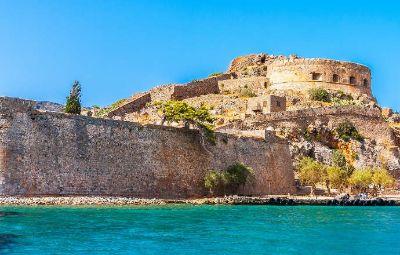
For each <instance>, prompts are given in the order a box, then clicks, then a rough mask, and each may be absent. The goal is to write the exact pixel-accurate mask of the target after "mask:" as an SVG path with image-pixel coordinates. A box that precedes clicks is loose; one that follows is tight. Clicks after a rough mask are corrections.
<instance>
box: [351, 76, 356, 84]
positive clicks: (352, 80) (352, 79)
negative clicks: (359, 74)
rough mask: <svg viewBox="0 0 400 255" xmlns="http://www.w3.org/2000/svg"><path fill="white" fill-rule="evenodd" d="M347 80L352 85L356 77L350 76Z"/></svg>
mask: <svg viewBox="0 0 400 255" xmlns="http://www.w3.org/2000/svg"><path fill="white" fill-rule="evenodd" d="M349 81H350V84H352V85H354V84H356V77H354V76H350V79H349Z"/></svg>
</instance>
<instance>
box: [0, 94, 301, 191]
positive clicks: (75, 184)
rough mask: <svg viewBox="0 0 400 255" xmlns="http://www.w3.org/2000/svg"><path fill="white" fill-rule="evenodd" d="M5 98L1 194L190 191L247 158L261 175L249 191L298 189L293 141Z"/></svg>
mask: <svg viewBox="0 0 400 255" xmlns="http://www.w3.org/2000/svg"><path fill="white" fill-rule="evenodd" d="M33 105H34V103H33V102H32V101H27V100H20V99H13V98H0V195H24V196H29V195H121V196H134V197H139V198H191V197H199V196H203V195H204V194H206V191H205V189H204V183H203V182H204V175H205V174H206V172H207V171H208V170H210V169H221V170H222V169H225V168H226V167H228V166H229V165H231V164H234V163H236V162H243V163H244V164H246V165H249V166H250V167H252V168H253V169H254V171H255V180H254V182H253V183H251V184H249V185H247V186H246V187H244V189H242V190H241V191H240V193H242V194H249V195H261V194H286V193H289V192H290V193H294V192H295V187H294V176H293V168H292V164H291V160H290V152H289V147H288V144H287V142H285V141H281V140H279V139H271V140H268V141H266V140H263V139H251V138H238V137H235V136H231V135H228V134H219V133H218V134H217V143H216V145H215V146H213V145H211V144H208V143H206V144H203V143H202V142H201V139H200V136H199V133H198V132H197V131H196V130H183V129H177V128H171V127H160V126H153V125H149V126H143V125H139V124H137V123H130V122H123V121H114V120H109V119H96V118H92V117H86V116H77V115H68V114H62V113H50V112H40V111H36V110H33Z"/></svg>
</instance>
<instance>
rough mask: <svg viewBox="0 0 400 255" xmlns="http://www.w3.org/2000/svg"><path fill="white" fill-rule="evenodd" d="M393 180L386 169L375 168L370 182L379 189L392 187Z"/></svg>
mask: <svg viewBox="0 0 400 255" xmlns="http://www.w3.org/2000/svg"><path fill="white" fill-rule="evenodd" d="M395 182H396V180H395V178H393V176H391V175H390V174H389V172H388V171H387V170H386V169H383V168H376V169H374V170H373V176H372V183H373V184H374V185H376V186H377V187H378V188H379V189H380V188H382V187H386V188H390V187H393V185H394V184H395Z"/></svg>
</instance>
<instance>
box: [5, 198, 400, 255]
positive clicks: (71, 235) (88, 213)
mask: <svg viewBox="0 0 400 255" xmlns="http://www.w3.org/2000/svg"><path fill="white" fill-rule="evenodd" d="M0 254H30V255H35V254H162V255H166V254H174V255H176V254H352V255H356V254H363V255H365V254H400V208H399V207H319V206H293V207H284V206H147V207H114V208H113V207H111V208H104V207H92V208H68V207H64V208H63V207H30V208H29V207H0Z"/></svg>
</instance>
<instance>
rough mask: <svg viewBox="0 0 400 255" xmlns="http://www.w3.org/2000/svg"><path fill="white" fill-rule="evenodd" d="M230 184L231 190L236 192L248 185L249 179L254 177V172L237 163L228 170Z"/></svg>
mask: <svg viewBox="0 0 400 255" xmlns="http://www.w3.org/2000/svg"><path fill="white" fill-rule="evenodd" d="M226 176H227V179H228V184H229V186H230V187H231V189H233V190H236V189H238V188H239V187H240V186H243V185H245V184H246V182H247V180H248V178H249V177H251V176H254V171H253V169H251V168H250V167H247V166H245V165H243V164H241V163H236V164H234V165H232V166H230V167H228V169H227V170H226Z"/></svg>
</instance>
